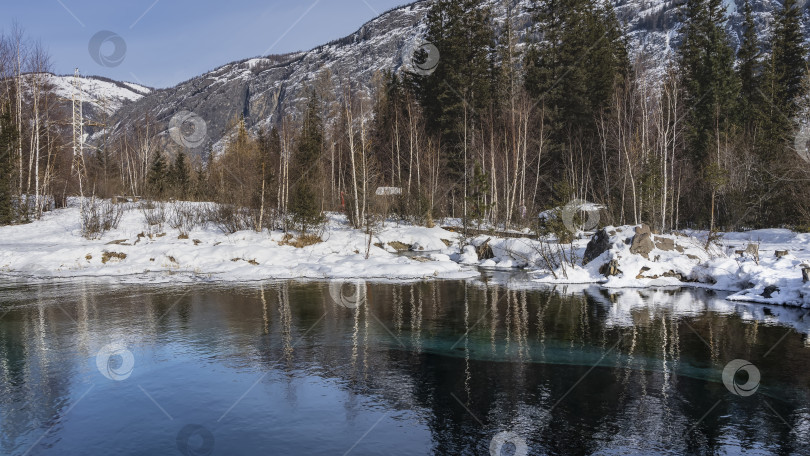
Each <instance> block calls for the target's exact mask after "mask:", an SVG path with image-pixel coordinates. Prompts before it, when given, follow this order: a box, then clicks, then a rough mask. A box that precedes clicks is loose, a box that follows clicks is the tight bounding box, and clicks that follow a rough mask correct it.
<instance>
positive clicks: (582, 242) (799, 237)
mask: <svg viewBox="0 0 810 456" xmlns="http://www.w3.org/2000/svg"><path fill="white" fill-rule="evenodd" d="M605 230H606V231H607V232H609V233H610V244H611V247H610V249H609V250H607V251H606V252H604V253H602V254H601V255H600V256H599V257H597V258H595V259H594V260H592V261H591V262H590V263H588V264H587V265H582V263H581V261H575V262H574V264H573V265H571V264H568V265H566V266H560V267H555V268H549V267H548V266H547V264H546V262H545V260H544V258H543V255H542V253H541V252H542V250H543V248H544V245H545V248H546V249H551V250H552V251H555V252H557V251H558V250H557V249H558V248H560V247H561V248H562V249H563V250H564V251H566V252H567V253H568V252H571V251H573V253H574V255H575V257H576V258H577V259H579V258H582V256H583V254H584V252H585V249H586V247H587V244H588V241H589V239H579V240H576V241H574V243H573V244H572V245H571V246H568V245H563V246H559V247H558V246H557V244H556V242H555V241H549V242H548V244H543V243H541V242H540V241H536V240H529V239H490V241H489V244H490V247H491V248H492V251H493V254H494V256H495V258H493V259H489V260H484V261H482V262H480V265H481V266H483V267H492V268H513V267H525V268H528V269H529V270H530V271H531V272H532V276H533V280H534V281H536V282H539V283H545V284H563V283H565V284H587V283H591V284H599V285H600V286H602V287H605V288H654V287H683V286H694V287H702V288H711V289H715V290H725V291H731V292H733V294H731V295H730V296H729V297H728V298H727V299H729V300H732V301H748V302H757V303H763V304H782V305H791V306H800V307H810V283H803V282H802V274H801V269H802V265H810V234H801V233H794V232H792V231H789V230H784V229H769V230H758V231H750V232H746V233H721V234H720V241H718V242H717V243H713V244H712V245H710V246H709V248H708V249H707V248H706V236H707V233H705V232H688V233H682V234H679V235H654V240H655V242H656V244H657V243H658V242H660V241H663V240H671V241H672V242H673V243H674V245H675V250H664V249H662V248H660V247H661V246H658V245H657V246H656V247H655V248H654V249H653V250H652V252H650V254H649V255H648V258H644V257H643V256H641V255H638V254H633V253H631V251H630V247H631V245H630V243H631V240H632V237H633V236H634V234H635V226H623V227H606V228H605ZM486 239H487V237H485V236H480V237H478V238H476V239H474V240H473V244H475V245H480V244H481V243H483V242H484V240H486ZM749 244H755V245H758V247H759V258H758V259H756V258H754V257H753V256H752V255H738V254H736V252H737V251H739V250H745V249H746V247H747V246H748V245H749ZM781 250H787V251H789V254H788V255H787V256H783V257H781V258H777V257H776V256H775V252H776V251H781ZM611 260H616V262H617V265H618V269H619V271H621V273H620V274H618V275H615V276H611V277H605V276H604V275H603V274H602V273H601V272H600V268H601V267H602V266H604V265H605V264H606V263H609V262H610V261H611ZM770 286H773V287H777V288H778V291H774V290H771V294H770V296H769V297H767V293H766V288H767V287H770Z"/></svg>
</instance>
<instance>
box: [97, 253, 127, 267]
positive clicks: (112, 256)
mask: <svg viewBox="0 0 810 456" xmlns="http://www.w3.org/2000/svg"><path fill="white" fill-rule="evenodd" d="M126 258H127V254H126V253H122V252H108V251H106V250H105V251H104V253H103V254H102V255H101V262H102V263H104V264H107V262H108V261H110V260H112V259H116V260H119V261H122V260H125V259H126Z"/></svg>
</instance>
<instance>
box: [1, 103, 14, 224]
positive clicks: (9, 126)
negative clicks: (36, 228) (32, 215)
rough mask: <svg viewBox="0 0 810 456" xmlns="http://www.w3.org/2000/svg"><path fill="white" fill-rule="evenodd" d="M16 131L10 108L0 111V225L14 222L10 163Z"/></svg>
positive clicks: (6, 107)
mask: <svg viewBox="0 0 810 456" xmlns="http://www.w3.org/2000/svg"><path fill="white" fill-rule="evenodd" d="M16 143H17V130H16V129H15V127H14V122H13V119H12V118H11V106H9V105H6V106H5V107H4V108H3V109H0V225H8V224H10V223H12V222H13V221H14V205H13V204H14V200H13V198H14V196H13V187H12V179H13V177H12V175H11V173H12V163H11V159H12V156H13V151H14V145H15V144H16Z"/></svg>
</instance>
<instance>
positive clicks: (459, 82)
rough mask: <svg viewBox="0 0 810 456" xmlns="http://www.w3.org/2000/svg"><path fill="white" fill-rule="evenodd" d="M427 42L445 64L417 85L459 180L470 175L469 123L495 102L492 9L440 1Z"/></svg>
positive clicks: (472, 1)
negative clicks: (467, 159) (465, 149)
mask: <svg viewBox="0 0 810 456" xmlns="http://www.w3.org/2000/svg"><path fill="white" fill-rule="evenodd" d="M426 40H427V41H428V42H430V43H432V44H433V45H435V46H436V48H437V49H438V51H439V58H440V60H439V64H438V66H437V68H436V69H435V71H434V72H433V73H432V74H430V75H429V76H421V77H419V76H415V79H416V85H417V87H418V91H419V95H420V102H421V104H422V107H423V108H424V110H425V114H426V117H427V118H428V119H429V120H430V122H429V123H428V125H429V127H430V128H431V129H432V130H433V133H438V134H439V135H440V136H441V144H442V145H443V147H444V152H445V154H446V158H447V163H448V167H449V168H450V169H449V171H450V173H451V175H452V178H454V179H458V178H459V176H461V175H462V174H463V173H464V169H463V167H464V157H463V146H464V144H463V142H464V131H465V125H464V122H465V120H467V121H469V122H471V121H474V120H475V119H476V118H477V117H478V113H482V112H485V111H486V109H487V108H488V107H489V104H490V102H491V95H492V92H491V89H492V87H491V78H490V66H491V59H490V57H491V52H492V50H493V49H494V47H495V42H494V32H493V30H492V26H491V17H490V10H489V8H488V7H484V6H482V1H481V0H436V1H434V2H433V4H432V6H431V8H430V10H429V11H428V16H427V34H426ZM467 127H469V124H468V125H467Z"/></svg>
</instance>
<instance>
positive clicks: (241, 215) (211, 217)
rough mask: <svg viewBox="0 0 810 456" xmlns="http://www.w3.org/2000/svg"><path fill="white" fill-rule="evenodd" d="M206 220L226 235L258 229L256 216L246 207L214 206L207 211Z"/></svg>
mask: <svg viewBox="0 0 810 456" xmlns="http://www.w3.org/2000/svg"><path fill="white" fill-rule="evenodd" d="M205 218H206V219H207V220H208V221H210V222H211V223H213V224H214V225H215V226H216V227H217V228H218V229H219V230H220V231H222V232H223V233H225V234H233V233H236V232H238V231H246V230H253V229H255V228H256V215H255V213H254V211H252V210H250V209H248V208H246V207H238V206H235V205H232V204H214V205H211V206H209V207H208V208H207V209H206V215H205Z"/></svg>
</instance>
